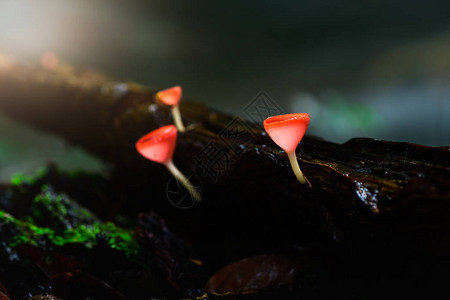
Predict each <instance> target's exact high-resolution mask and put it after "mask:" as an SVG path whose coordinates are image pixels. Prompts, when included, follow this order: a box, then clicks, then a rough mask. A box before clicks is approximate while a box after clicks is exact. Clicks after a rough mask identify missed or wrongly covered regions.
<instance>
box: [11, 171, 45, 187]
mask: <svg viewBox="0 0 450 300" xmlns="http://www.w3.org/2000/svg"><path fill="white" fill-rule="evenodd" d="M46 173H47V169H46V168H40V169H38V170H37V171H36V173H35V174H34V175H27V174H23V173H16V174H14V175H13V176H12V178H11V185H13V186H18V185H22V184H33V183H35V182H36V180H38V179H39V178H42V177H43V176H45V174H46Z"/></svg>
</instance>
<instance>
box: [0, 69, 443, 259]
mask: <svg viewBox="0 0 450 300" xmlns="http://www.w3.org/2000/svg"><path fill="white" fill-rule="evenodd" d="M154 94H155V91H153V90H148V89H146V88H143V87H141V86H139V85H136V84H132V83H126V82H120V81H114V80H111V79H109V78H106V77H103V76H101V75H98V74H96V73H94V72H91V71H78V70H74V69H71V68H68V67H65V68H58V69H55V70H43V69H40V68H31V67H24V66H21V65H18V64H14V65H13V66H9V68H8V69H7V70H6V69H3V70H2V69H0V95H1V98H2V100H1V101H0V111H1V112H3V113H5V114H8V115H10V116H13V117H15V118H17V119H19V120H22V121H24V122H27V123H28V124H31V125H32V126H35V127H37V128H40V129H43V130H46V131H50V132H53V133H56V134H58V135H60V136H62V137H63V138H65V139H66V140H68V141H69V142H71V143H73V144H76V145H80V146H82V147H84V148H85V149H87V150H88V151H90V152H92V153H94V154H95V155H97V156H98V157H100V158H102V159H104V160H106V161H108V162H110V163H112V164H113V165H114V166H115V167H116V168H117V169H118V170H122V171H123V172H128V173H127V174H132V175H130V176H135V177H133V180H134V181H132V180H130V181H129V182H133V183H132V185H133V188H135V189H140V190H146V189H150V187H149V186H152V187H151V189H153V191H155V190H156V191H159V193H156V194H157V195H163V193H164V191H163V190H164V189H165V185H166V181H164V180H162V179H161V178H166V179H167V178H168V176H167V173H165V170H164V168H163V167H161V166H159V165H157V164H155V163H153V162H149V161H146V160H145V159H144V158H142V157H141V156H140V155H138V153H137V152H136V150H135V146H134V145H135V142H136V141H137V140H138V138H139V137H140V136H142V135H144V134H145V133H147V132H149V131H151V130H154V129H157V128H159V127H161V126H164V125H167V124H171V123H172V118H171V115H170V110H169V109H168V108H167V107H165V106H164V105H162V104H160V103H158V102H157V101H155V98H154ZM180 109H181V113H182V116H183V120H184V122H185V125H187V126H188V130H187V131H186V132H185V133H182V134H179V137H178V143H177V149H176V151H175V157H174V162H175V164H176V165H178V167H179V168H180V169H181V170H183V171H184V172H188V173H190V174H193V175H194V177H195V178H197V180H198V181H199V182H201V185H202V193H203V201H202V202H201V203H200V204H198V205H197V206H195V207H193V208H192V209H189V210H179V209H176V208H174V207H172V206H170V205H169V204H167V200H166V199H165V198H163V197H162V198H161V199H152V200H151V201H150V200H149V203H146V204H142V203H140V204H139V203H138V202H133V201H131V202H130V203H133V204H134V205H136V206H137V208H136V210H137V211H138V210H139V209H142V208H147V207H148V208H156V209H157V210H158V209H159V210H160V211H165V213H166V214H165V217H167V218H169V219H170V218H172V219H173V220H175V219H177V220H178V224H182V225H180V228H179V230H181V231H183V229H184V230H185V231H186V232H187V235H189V236H190V239H191V240H192V241H197V242H199V243H200V245H202V246H204V247H205V249H206V248H207V247H208V246H210V245H215V246H216V248H215V249H216V250H217V249H220V247H223V248H224V249H225V250H224V251H228V252H231V253H233V251H234V250H236V249H237V248H239V249H240V250H242V249H245V251H246V253H247V254H252V253H257V252H258V249H266V250H273V248H274V246H273V245H274V244H275V245H277V247H278V246H280V247H282V246H283V245H293V244H294V245H300V246H309V247H313V248H316V249H321V250H320V251H325V252H327V251H334V250H336V249H341V248H344V249H358V250H355V253H357V255H356V256H358V255H359V256H361V257H363V258H364V259H366V260H368V261H371V262H373V264H376V263H377V261H378V260H377V259H376V256H377V253H379V252H383V253H384V254H383V255H380V257H382V258H383V259H385V258H386V257H387V256H388V254H387V253H389V252H391V253H392V257H398V256H397V255H406V254H407V253H411V252H413V253H414V255H418V256H420V255H422V254H426V255H432V256H433V257H444V256H445V255H447V253H448V250H450V247H449V246H450V188H449V187H450V151H449V150H450V147H426V146H421V145H416V144H410V143H399V142H388V141H380V140H374V139H368V138H355V139H352V140H350V141H348V142H346V143H344V144H336V143H331V142H327V141H324V140H322V139H320V138H317V137H313V136H306V137H305V138H304V139H303V140H302V142H301V144H300V145H299V146H298V148H297V158H298V160H299V163H300V166H301V168H302V170H303V172H304V174H305V176H306V177H307V178H308V180H309V181H310V182H311V185H312V187H308V186H307V185H302V184H300V183H299V182H298V181H297V180H296V178H295V176H294V175H293V173H292V171H291V169H290V165H289V162H288V159H287V156H286V154H285V153H284V152H282V151H281V150H280V149H278V147H277V146H276V145H275V144H274V143H273V142H272V141H271V140H270V138H269V137H268V136H267V135H266V134H265V132H264V130H263V129H262V127H261V124H252V123H249V122H247V121H245V120H243V119H240V118H237V117H233V116H230V115H226V114H223V113H221V112H217V111H214V110H212V109H209V108H207V107H205V106H203V105H201V104H198V103H194V102H189V101H183V103H182V104H181V108H180ZM311 122H318V120H312V121H311ZM138 178H140V179H138ZM139 180H140V181H139ZM145 183H147V184H146V185H145ZM155 185H156V187H155ZM154 194H155V193H154ZM169 211H170V213H168V212H169ZM173 220H172V221H173ZM173 222H174V223H175V221H173ZM181 227H183V228H181ZM205 237H206V238H205ZM249 240H251V242H246V241H249ZM329 247H331V248H329ZM275 248H276V247H275ZM208 249H209V248H208ZM329 249H334V250H329ZM275 250H276V249H275ZM205 251H206V250H205ZM245 251H244V252H245ZM339 251H340V250H339ZM240 253H242V252H240ZM369 253H370V254H369ZM374 253H375V254H374ZM217 254H218V255H219V256H220V253H217ZM374 256H375V257H374ZM235 258H236V259H237V258H239V257H235ZM393 260H394V258H393ZM222 263H224V262H222V261H220V260H219V262H218V263H217V264H218V265H221V264H222Z"/></svg>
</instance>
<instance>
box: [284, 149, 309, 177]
mask: <svg viewBox="0 0 450 300" xmlns="http://www.w3.org/2000/svg"><path fill="white" fill-rule="evenodd" d="M287 155H288V157H289V162H290V163H291V167H292V170H293V171H294V174H295V177H297V179H298V181H300V183H302V184H305V183H306V182H307V181H308V179H306V177H305V176H304V175H303V173H302V170H300V166H299V165H298V161H297V155H296V154H295V151H292V152H287ZM308 184H309V186H311V183H309V181H308Z"/></svg>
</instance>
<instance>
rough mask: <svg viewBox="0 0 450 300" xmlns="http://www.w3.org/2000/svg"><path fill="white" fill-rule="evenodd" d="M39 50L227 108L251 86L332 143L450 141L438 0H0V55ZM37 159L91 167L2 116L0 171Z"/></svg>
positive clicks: (446, 49)
mask: <svg viewBox="0 0 450 300" xmlns="http://www.w3.org/2000/svg"><path fill="white" fill-rule="evenodd" d="M46 51H51V52H53V53H55V54H56V55H57V56H58V57H59V58H60V59H61V60H63V61H67V62H69V63H71V64H73V65H75V66H80V67H88V68H93V69H96V70H98V71H100V72H103V73H106V74H108V75H110V76H112V77H114V78H118V79H127V80H132V81H136V82H139V83H142V84H145V85H148V86H150V87H152V88H156V89H162V88H166V87H169V86H172V85H175V84H179V85H182V86H183V89H184V95H185V98H186V99H193V100H196V101H200V102H203V103H205V104H206V105H208V106H210V107H213V108H216V109H219V110H222V111H226V112H229V113H233V114H237V115H243V116H245V113H244V108H245V107H246V106H247V105H249V103H252V101H253V100H254V99H255V97H257V95H258V94H259V93H260V91H262V90H263V91H265V93H266V95H268V96H269V97H270V101H272V102H273V103H275V104H276V105H278V106H279V107H281V108H282V109H283V111H284V112H286V113H288V112H309V113H310V115H311V124H310V128H309V130H308V133H310V134H315V135H318V136H321V137H323V138H325V139H327V140H331V141H336V142H344V141H346V140H348V139H350V138H352V137H362V136H367V137H373V138H377V139H386V140H394V141H409V142H414V143H420V144H425V145H429V146H443V145H450V117H449V116H450V85H449V83H450V2H449V1H423V0H408V1H407V0H400V1H387V0H379V1H373V0H372V1H370V0H368V1H356V0H355V1H349V0H347V1H342V0H341V1H338V0H315V1H207V0H201V1H192V0H191V1H162V0H156V1H155V0H128V1H111V0H76V1H61V0H40V1H33V0H29V1H26V0H3V1H1V6H0V52H1V53H6V54H11V55H13V56H15V57H16V58H19V59H23V60H29V61H38V60H39V59H40V57H41V55H42V54H43V53H44V52H46ZM0 101H2V99H1V95H0ZM18 137H19V138H18ZM48 160H53V161H55V162H57V163H58V164H60V165H61V166H63V167H65V168H73V167H75V166H77V167H80V166H83V167H84V168H87V169H94V170H97V169H102V168H103V165H102V163H101V162H99V161H98V160H96V159H95V158H93V157H90V156H88V155H86V153H84V152H83V151H82V150H81V149H78V148H74V147H71V146H69V145H66V144H65V143H64V142H63V141H62V140H60V139H58V138H56V137H54V136H50V135H48V134H45V133H41V132H37V131H36V130H34V129H32V128H28V127H26V126H24V125H22V124H19V123H17V122H14V121H13V120H9V119H8V118H6V117H4V116H1V117H0V179H6V178H8V177H9V176H10V174H12V173H14V172H25V173H27V172H31V170H34V169H36V168H38V167H39V166H42V165H43V164H44V163H45V161H48Z"/></svg>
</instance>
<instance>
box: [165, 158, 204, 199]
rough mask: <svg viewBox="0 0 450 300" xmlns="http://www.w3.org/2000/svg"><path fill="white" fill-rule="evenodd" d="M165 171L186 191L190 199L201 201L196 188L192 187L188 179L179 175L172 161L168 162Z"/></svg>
mask: <svg viewBox="0 0 450 300" xmlns="http://www.w3.org/2000/svg"><path fill="white" fill-rule="evenodd" d="M165 165H166V167H167V169H168V170H169V172H170V173H171V174H172V175H173V176H174V177H175V178H176V179H177V180H178V181H179V182H181V184H182V185H183V186H184V187H185V188H186V190H187V191H188V192H189V194H191V196H192V198H193V199H194V200H195V201H197V202H200V201H201V200H202V197H201V196H200V193H199V192H198V190H197V188H196V187H195V186H193V185H192V183H191V182H190V181H189V179H187V178H186V176H184V175H183V173H181V171H180V170H178V168H177V167H176V166H175V165H174V164H173V162H172V160H169V162H167V163H166V164H165Z"/></svg>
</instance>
